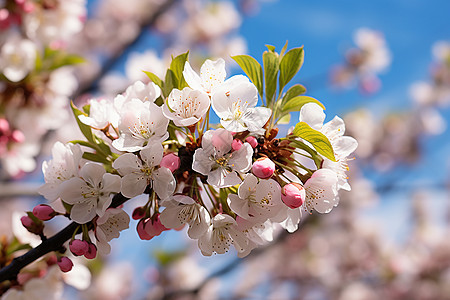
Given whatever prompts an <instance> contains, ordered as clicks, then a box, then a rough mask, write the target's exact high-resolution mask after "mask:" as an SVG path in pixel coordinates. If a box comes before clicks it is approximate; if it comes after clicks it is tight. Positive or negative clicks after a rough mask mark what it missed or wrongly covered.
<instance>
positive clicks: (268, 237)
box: [236, 216, 273, 257]
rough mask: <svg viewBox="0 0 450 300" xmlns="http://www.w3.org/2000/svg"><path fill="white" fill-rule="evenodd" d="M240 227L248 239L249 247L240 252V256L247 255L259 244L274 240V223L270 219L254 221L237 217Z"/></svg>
mask: <svg viewBox="0 0 450 300" xmlns="http://www.w3.org/2000/svg"><path fill="white" fill-rule="evenodd" d="M236 222H237V225H238V229H239V230H240V231H242V232H243V233H244V235H245V236H246V238H247V240H248V244H247V247H246V248H244V250H243V251H242V252H239V253H238V256H239V257H245V256H247V255H248V254H250V252H251V251H252V250H253V249H255V248H257V247H258V246H261V245H265V244H267V243H269V242H271V241H273V224H272V222H271V221H270V220H267V221H265V222H264V223H253V222H251V221H248V220H246V219H243V218H241V217H239V216H238V217H236Z"/></svg>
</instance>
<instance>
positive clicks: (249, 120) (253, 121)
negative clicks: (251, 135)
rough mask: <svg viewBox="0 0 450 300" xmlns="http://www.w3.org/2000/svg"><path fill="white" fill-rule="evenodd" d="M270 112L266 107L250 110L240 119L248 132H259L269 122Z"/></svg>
mask: <svg viewBox="0 0 450 300" xmlns="http://www.w3.org/2000/svg"><path fill="white" fill-rule="evenodd" d="M271 115H272V111H271V110H270V108H267V107H255V108H250V109H249V110H248V113H246V114H245V116H244V117H243V118H242V121H243V122H244V123H245V124H246V125H247V127H248V130H249V131H250V132H255V131H258V130H260V129H261V128H262V127H263V126H264V125H266V123H267V121H269V119H270V116H271Z"/></svg>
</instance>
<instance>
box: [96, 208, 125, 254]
mask: <svg viewBox="0 0 450 300" xmlns="http://www.w3.org/2000/svg"><path fill="white" fill-rule="evenodd" d="M129 223H130V217H129V216H128V214H127V213H126V212H125V211H123V210H122V209H121V208H109V209H107V210H106V211H105V213H104V214H103V216H101V217H100V218H98V219H97V221H96V222H95V224H96V227H95V237H96V238H97V249H98V251H99V252H100V253H102V254H109V252H110V251H111V246H110V245H109V244H108V242H110V241H111V240H112V239H114V238H118V237H119V236H120V232H121V231H122V230H125V229H127V228H128V227H129Z"/></svg>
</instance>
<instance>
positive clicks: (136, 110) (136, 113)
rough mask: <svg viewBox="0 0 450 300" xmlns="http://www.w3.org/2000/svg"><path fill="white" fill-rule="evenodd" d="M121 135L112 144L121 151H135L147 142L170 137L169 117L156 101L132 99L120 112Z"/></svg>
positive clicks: (160, 140) (159, 140)
mask: <svg viewBox="0 0 450 300" xmlns="http://www.w3.org/2000/svg"><path fill="white" fill-rule="evenodd" d="M119 114H120V123H119V132H120V136H119V138H118V139H116V140H114V141H113V143H112V145H113V146H114V148H116V149H117V150H119V151H127V152H135V151H139V150H141V149H143V148H144V147H145V146H146V145H147V144H151V143H153V142H162V141H164V140H166V139H167V138H168V137H169V134H168V132H167V126H168V125H169V119H167V118H166V117H165V116H164V115H163V113H162V108H161V107H159V106H157V105H156V104H155V103H153V102H150V101H146V102H142V101H141V100H139V99H132V100H130V101H129V102H127V104H126V105H124V107H123V108H122V110H121V111H120V112H119Z"/></svg>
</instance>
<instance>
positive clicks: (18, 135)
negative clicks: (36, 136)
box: [11, 130, 25, 143]
mask: <svg viewBox="0 0 450 300" xmlns="http://www.w3.org/2000/svg"><path fill="white" fill-rule="evenodd" d="M11 140H13V141H14V142H16V143H23V142H24V141H25V135H24V134H23V133H22V131H20V130H14V131H13V132H12V134H11Z"/></svg>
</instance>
